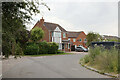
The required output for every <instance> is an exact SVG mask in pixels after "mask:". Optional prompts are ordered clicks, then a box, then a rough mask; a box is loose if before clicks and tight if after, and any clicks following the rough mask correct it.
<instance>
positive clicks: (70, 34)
mask: <svg viewBox="0 0 120 80" xmlns="http://www.w3.org/2000/svg"><path fill="white" fill-rule="evenodd" d="M81 32H83V31H80V32H70V31H68V38H72V37H74V38H77V37H78V36H79V34H80V33H81Z"/></svg>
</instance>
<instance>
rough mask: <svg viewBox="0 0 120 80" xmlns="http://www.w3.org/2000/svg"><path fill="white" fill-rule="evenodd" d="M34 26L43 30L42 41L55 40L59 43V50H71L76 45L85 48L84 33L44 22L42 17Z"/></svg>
mask: <svg viewBox="0 0 120 80" xmlns="http://www.w3.org/2000/svg"><path fill="white" fill-rule="evenodd" d="M35 27H40V28H42V29H43V31H44V32H45V34H44V35H45V36H44V38H43V39H42V41H47V42H56V43H58V44H59V50H62V51H71V50H73V51H74V50H75V47H77V46H83V47H85V48H86V45H85V44H86V42H87V40H86V34H85V33H84V32H83V31H81V32H70V31H66V30H65V29H64V28H62V27H61V26H60V25H59V24H55V23H50V22H44V19H43V17H42V19H40V21H38V22H37V23H36V24H35V26H34V27H33V28H35Z"/></svg>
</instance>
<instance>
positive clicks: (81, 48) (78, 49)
mask: <svg viewBox="0 0 120 80" xmlns="http://www.w3.org/2000/svg"><path fill="white" fill-rule="evenodd" d="M75 51H78V52H88V49H86V48H84V47H83V46H78V47H76V48H75Z"/></svg>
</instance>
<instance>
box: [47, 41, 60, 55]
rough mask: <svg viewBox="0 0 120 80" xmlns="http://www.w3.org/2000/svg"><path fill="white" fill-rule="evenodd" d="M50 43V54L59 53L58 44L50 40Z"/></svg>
mask: <svg viewBox="0 0 120 80" xmlns="http://www.w3.org/2000/svg"><path fill="white" fill-rule="evenodd" d="M48 44H49V49H48V54H57V51H58V44H56V43H54V42H50V43H48Z"/></svg>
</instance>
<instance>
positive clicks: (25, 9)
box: [0, 0, 50, 58]
mask: <svg viewBox="0 0 120 80" xmlns="http://www.w3.org/2000/svg"><path fill="white" fill-rule="evenodd" d="M41 5H43V6H46V7H47V9H48V10H50V8H49V7H48V6H47V5H46V3H41V2H39V1H37V2H36V1H34V0H23V2H19V1H14V2H2V30H0V31H2V52H3V56H5V57H6V58H8V57H9V55H14V56H15V57H17V56H18V55H19V56H20V55H23V54H24V49H25V46H26V42H28V40H29V37H30V32H29V31H28V30H27V29H26V24H29V23H31V20H32V15H36V14H38V13H40V9H39V6H41ZM0 38H1V37H0ZM0 42H1V41H0ZM0 48H1V46H0Z"/></svg>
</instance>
